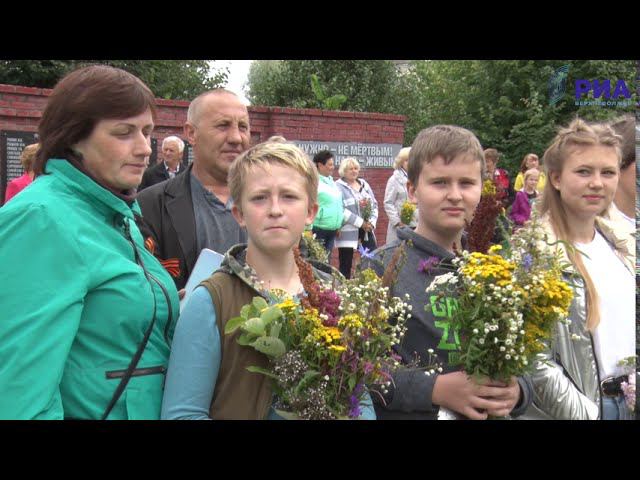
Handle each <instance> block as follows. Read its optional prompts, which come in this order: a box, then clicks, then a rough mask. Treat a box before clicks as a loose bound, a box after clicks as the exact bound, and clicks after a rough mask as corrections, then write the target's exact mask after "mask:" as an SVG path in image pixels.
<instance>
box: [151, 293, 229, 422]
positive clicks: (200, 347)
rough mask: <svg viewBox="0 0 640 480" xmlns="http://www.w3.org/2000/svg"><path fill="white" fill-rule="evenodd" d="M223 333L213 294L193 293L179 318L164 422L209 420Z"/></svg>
mask: <svg viewBox="0 0 640 480" xmlns="http://www.w3.org/2000/svg"><path fill="white" fill-rule="evenodd" d="M220 360H221V348H220V332H219V331H218V327H217V325H216V312H215V309H214V307H213V302H212V301H211V295H209V292H208V291H207V289H206V288H204V287H197V288H196V289H195V290H194V291H193V293H192V294H191V298H190V299H189V301H188V302H187V304H186V305H185V307H184V310H183V311H182V314H181V315H180V318H179V319H178V324H177V325H176V331H175V334H174V336H173V343H172V344H171V356H170V358H169V368H168V369H167V378H166V383H165V389H164V397H163V399H162V413H161V419H162V420H208V419H209V408H210V406H211V400H212V399H213V390H214V387H215V385H216V380H217V378H218V372H219V370H220Z"/></svg>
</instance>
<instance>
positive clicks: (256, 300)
mask: <svg viewBox="0 0 640 480" xmlns="http://www.w3.org/2000/svg"><path fill="white" fill-rule="evenodd" d="M251 305H253V307H254V308H256V309H257V310H258V313H260V312H262V310H264V309H265V308H267V307H268V306H269V304H268V303H267V301H266V300H265V299H264V298H262V297H253V301H252V302H251Z"/></svg>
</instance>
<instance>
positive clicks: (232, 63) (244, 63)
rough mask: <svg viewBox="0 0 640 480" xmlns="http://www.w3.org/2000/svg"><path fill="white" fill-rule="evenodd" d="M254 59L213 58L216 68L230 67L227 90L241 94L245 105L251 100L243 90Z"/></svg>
mask: <svg viewBox="0 0 640 480" xmlns="http://www.w3.org/2000/svg"><path fill="white" fill-rule="evenodd" d="M252 61H253V60H212V61H211V63H212V64H213V66H214V67H215V68H223V67H229V77H228V78H227V86H226V88H227V90H231V91H232V92H233V93H235V94H236V95H239V96H240V98H241V100H242V102H243V103H244V104H245V105H249V103H250V102H249V100H247V97H246V96H245V93H244V91H243V86H244V83H246V81H247V77H248V75H249V66H250V65H251V62H252Z"/></svg>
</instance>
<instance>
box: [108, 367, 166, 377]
mask: <svg viewBox="0 0 640 480" xmlns="http://www.w3.org/2000/svg"><path fill="white" fill-rule="evenodd" d="M126 371H127V370H126V369H124V370H111V371H109V372H105V375H106V377H107V379H108V380H111V379H114V378H122V377H124V374H125V372H126ZM166 371H167V369H166V368H165V367H164V366H162V365H158V366H157V367H145V368H136V369H135V370H134V371H133V372H131V376H132V377H142V376H145V375H158V374H163V373H164V372H166Z"/></svg>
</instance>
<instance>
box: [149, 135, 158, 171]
mask: <svg viewBox="0 0 640 480" xmlns="http://www.w3.org/2000/svg"><path fill="white" fill-rule="evenodd" d="M157 161H158V139H156V138H152V139H151V155H150V156H149V166H150V167H153V166H154V165H155V164H156V162H157Z"/></svg>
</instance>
